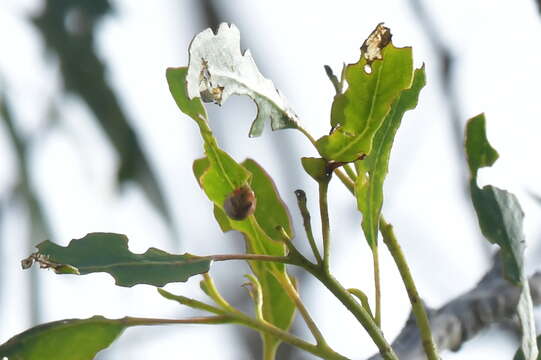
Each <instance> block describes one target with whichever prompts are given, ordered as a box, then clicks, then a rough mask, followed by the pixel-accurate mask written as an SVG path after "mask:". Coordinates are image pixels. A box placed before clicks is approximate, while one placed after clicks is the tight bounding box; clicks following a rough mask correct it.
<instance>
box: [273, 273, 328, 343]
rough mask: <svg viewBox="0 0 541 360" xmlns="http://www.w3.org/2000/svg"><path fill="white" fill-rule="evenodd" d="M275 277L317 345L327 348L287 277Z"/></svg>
mask: <svg viewBox="0 0 541 360" xmlns="http://www.w3.org/2000/svg"><path fill="white" fill-rule="evenodd" d="M275 277H276V279H277V280H278V281H279V282H280V284H281V285H282V288H283V289H284V290H285V291H286V293H287V295H288V296H289V298H290V299H292V300H293V302H294V303H295V306H296V307H297V309H299V312H300V313H301V316H302V318H303V319H304V322H305V323H306V325H307V326H308V329H310V332H311V333H312V335H313V336H314V338H315V339H316V342H317V344H318V345H320V346H327V341H325V338H324V337H323V334H322V333H321V331H320V330H319V328H318V327H317V325H316V323H315V322H314V320H313V319H312V317H311V316H310V313H309V312H308V309H306V306H304V303H303V302H302V300H301V298H300V296H299V293H298V292H297V289H295V287H294V286H293V284H292V283H291V280H290V279H289V277H288V276H277V275H275Z"/></svg>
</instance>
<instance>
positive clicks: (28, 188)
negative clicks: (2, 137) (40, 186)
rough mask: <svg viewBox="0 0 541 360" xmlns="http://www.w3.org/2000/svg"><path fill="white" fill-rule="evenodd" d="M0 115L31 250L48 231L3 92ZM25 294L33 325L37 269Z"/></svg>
mask: <svg viewBox="0 0 541 360" xmlns="http://www.w3.org/2000/svg"><path fill="white" fill-rule="evenodd" d="M0 116H1V118H2V120H3V121H4V124H5V126H6V130H7V133H8V136H9V138H10V140H11V143H12V145H13V149H14V153H15V156H16V162H17V164H18V165H19V166H18V174H17V179H18V184H17V186H16V189H15V191H14V193H15V195H16V196H19V197H21V198H22V202H23V203H24V205H25V206H26V208H27V210H28V213H29V221H30V233H29V237H28V244H27V249H26V250H27V251H30V252H33V251H34V245H36V244H37V243H38V242H41V241H43V240H45V239H47V238H49V237H50V236H51V234H52V231H51V227H50V225H49V222H48V221H47V217H46V215H45V214H46V212H45V211H44V209H43V206H42V205H41V203H40V201H39V199H38V197H37V195H36V192H35V191H34V189H33V188H32V184H31V175H30V164H29V155H28V151H29V149H30V144H29V143H28V142H27V141H25V140H23V139H22V138H21V137H20V136H19V134H18V133H17V130H16V128H15V122H14V119H13V114H12V112H11V109H10V107H9V105H8V102H7V100H6V98H5V97H3V96H2V97H1V98H0ZM28 298H29V299H30V319H31V323H32V325H36V324H38V323H40V318H41V304H40V283H39V281H38V271H37V270H32V271H31V275H30V284H29V289H28Z"/></svg>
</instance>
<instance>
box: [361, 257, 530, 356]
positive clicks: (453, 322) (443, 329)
mask: <svg viewBox="0 0 541 360" xmlns="http://www.w3.org/2000/svg"><path fill="white" fill-rule="evenodd" d="M529 285H530V292H531V295H532V301H533V303H534V305H540V304H541V272H537V273H535V274H534V275H532V276H531V277H530V279H529ZM520 292H521V288H519V287H517V286H514V285H513V284H511V283H510V282H509V281H507V280H505V279H504V278H503V277H502V266H501V261H500V257H499V256H498V255H497V256H495V260H494V266H493V267H492V269H490V270H489V271H488V272H487V273H486V274H485V275H484V276H483V278H482V279H481V280H480V281H479V283H478V284H477V285H476V286H475V287H474V288H473V289H471V290H470V291H468V292H466V293H464V294H462V295H460V296H458V297H456V298H455V299H452V300H450V301H449V302H448V303H447V304H445V305H443V306H442V307H441V308H439V309H437V310H429V311H428V317H429V320H430V327H431V329H432V335H433V337H434V340H435V341H436V345H437V347H438V348H439V349H440V350H444V349H448V350H452V351H457V350H458V349H459V348H460V347H461V346H462V344H463V343H465V342H466V341H468V340H470V339H471V338H473V337H474V336H475V335H477V334H478V333H479V332H480V331H481V330H483V329H484V328H486V327H488V326H489V325H491V324H494V323H499V322H502V321H506V320H508V319H510V318H511V317H512V316H514V315H515V314H516V308H517V304H518V299H519V296H520ZM392 346H393V348H394V349H395V351H396V353H397V355H398V356H399V358H400V359H401V360H425V359H426V357H425V354H424V351H423V347H422V345H421V338H420V335H419V330H418V328H417V326H416V324H415V319H414V317H413V313H412V314H410V317H409V319H408V321H407V322H406V324H405V325H404V328H402V331H401V332H400V334H399V335H398V337H397V338H396V339H395V340H394V341H393V344H392ZM381 359H382V357H381V356H380V355H379V354H376V355H374V356H372V357H370V359H369V360H381Z"/></svg>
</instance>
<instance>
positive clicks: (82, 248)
mask: <svg viewBox="0 0 541 360" xmlns="http://www.w3.org/2000/svg"><path fill="white" fill-rule="evenodd" d="M36 247H37V248H38V252H37V253H35V254H33V255H31V257H30V258H29V259H30V260H34V261H36V262H38V263H39V264H40V266H41V267H45V268H52V269H54V270H55V271H56V272H57V273H63V274H65V273H71V274H73V273H79V274H81V275H85V274H90V273H96V272H106V273H109V274H110V275H111V276H113V277H114V278H115V282H116V284H117V285H118V286H127V287H131V286H134V285H136V284H149V285H154V286H163V285H165V284H168V283H172V282H180V281H182V282H183V281H186V280H188V278H190V277H191V276H194V275H197V274H202V273H205V272H208V270H209V266H210V260H208V259H207V260H205V259H200V258H198V257H196V256H193V255H190V254H187V253H186V254H183V255H172V254H169V253H167V252H165V251H162V250H159V249H156V248H150V249H148V250H147V251H146V252H145V253H144V254H134V253H132V252H130V250H129V249H128V238H127V237H126V236H125V235H121V234H113V233H90V234H88V235H86V236H85V237H83V238H81V239H75V240H72V241H71V242H70V243H69V245H68V246H67V247H63V246H60V245H57V244H55V243H53V242H51V241H48V240H47V241H44V242H42V243H40V244H38V245H37V246H36ZM29 259H26V261H28V260H29ZM70 268H71V269H72V271H69V272H68V271H66V270H65V269H70Z"/></svg>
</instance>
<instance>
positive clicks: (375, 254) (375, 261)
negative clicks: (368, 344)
mask: <svg viewBox="0 0 541 360" xmlns="http://www.w3.org/2000/svg"><path fill="white" fill-rule="evenodd" d="M372 260H373V264H374V290H375V297H376V314H375V318H374V320H375V321H376V324H377V325H378V326H379V327H381V280H380V275H379V255H378V246H377V245H375V246H373V247H372Z"/></svg>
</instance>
